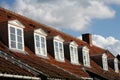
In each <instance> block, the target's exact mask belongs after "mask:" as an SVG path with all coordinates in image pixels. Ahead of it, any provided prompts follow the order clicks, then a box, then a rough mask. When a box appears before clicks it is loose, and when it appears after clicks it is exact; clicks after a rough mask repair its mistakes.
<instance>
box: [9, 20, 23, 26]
mask: <svg viewBox="0 0 120 80" xmlns="http://www.w3.org/2000/svg"><path fill="white" fill-rule="evenodd" d="M8 24H11V25H14V26H18V27H21V28H25V26H24V25H23V24H22V23H21V22H20V21H19V20H17V19H15V20H9V21H8Z"/></svg>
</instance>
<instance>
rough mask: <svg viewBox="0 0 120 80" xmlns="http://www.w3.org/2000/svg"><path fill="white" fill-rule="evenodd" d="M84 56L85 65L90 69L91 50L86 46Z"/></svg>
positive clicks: (83, 50) (83, 51) (83, 49)
mask: <svg viewBox="0 0 120 80" xmlns="http://www.w3.org/2000/svg"><path fill="white" fill-rule="evenodd" d="M82 55H83V64H84V66H86V67H90V56H89V49H88V48H87V47H86V46H84V47H83V48H82Z"/></svg>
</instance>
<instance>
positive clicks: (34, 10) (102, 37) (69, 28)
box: [0, 0, 120, 55]
mask: <svg viewBox="0 0 120 80" xmlns="http://www.w3.org/2000/svg"><path fill="white" fill-rule="evenodd" d="M0 6H2V7H4V8H7V9H9V10H12V11H15V12H16V13H19V14H21V15H24V16H27V17H29V18H31V16H32V19H34V20H36V21H38V22H41V23H44V24H46V25H49V26H51V27H54V28H56V29H59V30H61V31H63V32H65V33H67V34H70V35H72V36H75V37H78V38H81V34H83V33H91V34H92V35H93V44H94V45H97V46H99V47H102V48H105V49H109V50H110V51H111V52H112V53H113V54H115V55H116V54H120V33H119V32H120V31H119V30H120V0H0Z"/></svg>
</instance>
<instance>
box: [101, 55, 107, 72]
mask: <svg viewBox="0 0 120 80" xmlns="http://www.w3.org/2000/svg"><path fill="white" fill-rule="evenodd" d="M102 65H103V70H105V71H108V61H107V55H106V54H105V53H104V54H103V55H102Z"/></svg>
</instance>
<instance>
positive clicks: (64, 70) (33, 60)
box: [0, 8, 116, 79]
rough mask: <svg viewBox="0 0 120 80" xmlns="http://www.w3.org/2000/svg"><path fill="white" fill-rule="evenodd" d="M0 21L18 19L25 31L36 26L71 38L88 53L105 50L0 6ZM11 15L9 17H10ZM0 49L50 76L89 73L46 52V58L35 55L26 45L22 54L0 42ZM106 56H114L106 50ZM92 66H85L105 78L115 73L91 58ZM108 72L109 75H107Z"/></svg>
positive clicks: (50, 33) (98, 52) (49, 32)
mask: <svg viewBox="0 0 120 80" xmlns="http://www.w3.org/2000/svg"><path fill="white" fill-rule="evenodd" d="M0 10H1V12H0V22H4V21H8V20H11V19H18V20H19V21H20V22H21V23H23V24H24V25H25V29H24V30H25V32H28V31H33V30H34V29H37V28H42V29H43V30H44V31H45V32H46V33H47V34H48V36H56V35H60V36H61V37H62V38H63V39H64V40H65V42H69V41H71V40H73V41H75V42H76V43H77V44H78V45H79V46H87V47H88V48H89V49H90V55H96V54H103V53H105V52H106V50H104V49H102V48H99V47H97V46H94V45H92V46H90V45H88V44H87V43H86V42H84V41H82V40H80V39H77V38H74V37H72V36H70V35H67V34H65V33H63V32H60V31H58V30H56V29H53V28H50V27H48V26H46V25H44V24H41V23H38V22H35V21H33V20H31V19H28V18H26V17H24V16H21V15H18V14H16V13H13V12H10V11H8V10H4V9H2V8H0ZM10 16H11V18H10ZM0 47H1V50H3V51H4V52H6V53H8V54H9V55H11V56H13V57H15V58H17V59H19V60H21V61H22V62H24V63H27V64H28V65H30V66H32V67H34V68H36V69H38V70H40V71H42V72H43V73H45V74H47V75H49V76H50V77H60V78H71V79H76V78H78V76H79V77H81V76H83V77H89V75H88V74H87V73H86V72H85V71H84V67H83V66H82V64H81V65H73V64H71V63H70V62H69V61H67V60H65V62H57V61H55V60H54V59H53V57H52V56H50V55H49V54H48V59H44V58H41V57H38V56H36V55H35V54H34V53H33V52H32V51H31V50H30V49H29V48H28V46H25V49H26V51H27V52H28V54H22V53H15V52H11V51H9V49H8V48H7V47H5V45H4V44H3V43H2V42H1V43H0ZM107 55H108V58H114V56H113V55H112V54H111V53H110V52H108V51H107ZM91 64H92V67H91V68H87V69H88V70H89V71H91V72H93V73H95V74H98V75H101V76H103V77H105V78H109V79H110V78H111V79H113V78H112V77H111V75H116V74H115V72H114V71H113V70H112V69H110V71H111V72H109V71H108V73H106V72H104V71H103V69H102V68H101V67H100V66H98V65H97V64H96V63H95V62H94V61H92V60H91ZM108 74H109V75H108Z"/></svg>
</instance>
